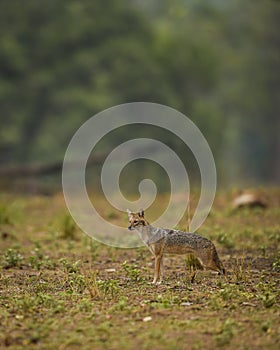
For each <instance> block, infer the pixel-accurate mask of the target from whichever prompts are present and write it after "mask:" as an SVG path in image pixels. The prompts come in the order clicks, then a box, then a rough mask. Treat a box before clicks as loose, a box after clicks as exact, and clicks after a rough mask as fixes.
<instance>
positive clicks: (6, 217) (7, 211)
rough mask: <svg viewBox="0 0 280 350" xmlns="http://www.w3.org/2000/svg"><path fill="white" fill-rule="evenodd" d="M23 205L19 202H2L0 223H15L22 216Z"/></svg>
mask: <svg viewBox="0 0 280 350" xmlns="http://www.w3.org/2000/svg"><path fill="white" fill-rule="evenodd" d="M21 213H22V206H21V205H20V204H19V203H18V202H17V201H15V202H13V203H9V204H6V203H5V204H3V203H1V204H0V225H5V224H6V225H14V224H15V223H16V222H17V221H18V220H19V218H20V216H21Z"/></svg>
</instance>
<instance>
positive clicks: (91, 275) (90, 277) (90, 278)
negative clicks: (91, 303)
mask: <svg viewBox="0 0 280 350" xmlns="http://www.w3.org/2000/svg"><path fill="white" fill-rule="evenodd" d="M82 271H83V275H84V280H85V285H86V288H87V290H88V292H89V295H90V297H91V298H92V299H94V298H97V297H100V296H101V292H100V290H99V288H98V283H97V280H96V275H97V273H96V272H94V271H93V270H92V269H90V270H89V272H88V271H86V269H85V267H84V266H83V267H82Z"/></svg>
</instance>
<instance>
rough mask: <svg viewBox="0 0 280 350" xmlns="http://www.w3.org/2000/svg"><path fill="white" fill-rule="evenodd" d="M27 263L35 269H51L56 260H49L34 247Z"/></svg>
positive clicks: (53, 267) (54, 265)
mask: <svg viewBox="0 0 280 350" xmlns="http://www.w3.org/2000/svg"><path fill="white" fill-rule="evenodd" d="M29 264H30V265H31V267H32V268H34V269H37V270H41V269H42V267H45V268H47V269H50V270H52V269H55V267H56V262H55V261H53V260H51V259H50V258H49V256H48V255H44V254H43V252H42V251H41V249H40V248H39V247H36V248H35V249H34V250H33V251H32V255H30V256H29Z"/></svg>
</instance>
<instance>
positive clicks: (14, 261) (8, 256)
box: [2, 248, 23, 269]
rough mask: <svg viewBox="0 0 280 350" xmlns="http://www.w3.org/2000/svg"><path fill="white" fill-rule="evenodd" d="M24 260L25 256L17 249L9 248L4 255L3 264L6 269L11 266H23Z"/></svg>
mask: <svg viewBox="0 0 280 350" xmlns="http://www.w3.org/2000/svg"><path fill="white" fill-rule="evenodd" d="M22 262H23V256H22V255H21V254H20V253H19V252H18V251H17V250H15V249H12V248H10V249H8V250H7V251H6V253H5V254H4V256H3V262H2V265H3V267H4V268H5V269H9V268H11V267H19V268H20V267H21V266H22Z"/></svg>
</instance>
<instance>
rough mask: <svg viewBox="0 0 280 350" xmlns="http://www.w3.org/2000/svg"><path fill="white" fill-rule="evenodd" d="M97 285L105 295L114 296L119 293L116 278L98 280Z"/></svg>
mask: <svg viewBox="0 0 280 350" xmlns="http://www.w3.org/2000/svg"><path fill="white" fill-rule="evenodd" d="M97 285H98V288H99V289H100V290H101V291H102V292H103V293H104V295H105V296H110V297H112V298H114V297H115V296H116V295H117V294H118V293H119V284H118V281H117V280H113V279H108V280H98V281H97Z"/></svg>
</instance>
